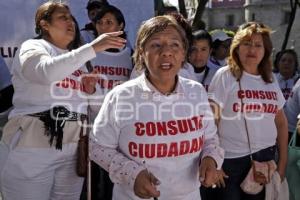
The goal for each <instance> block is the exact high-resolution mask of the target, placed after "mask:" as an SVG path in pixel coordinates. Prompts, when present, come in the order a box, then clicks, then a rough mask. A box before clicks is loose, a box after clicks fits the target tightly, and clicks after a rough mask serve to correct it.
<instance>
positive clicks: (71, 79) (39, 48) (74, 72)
mask: <svg viewBox="0 0 300 200" xmlns="http://www.w3.org/2000/svg"><path fill="white" fill-rule="evenodd" d="M17 55H19V56H16V58H15V60H14V61H13V66H12V75H13V76H12V83H13V86H14V89H15V93H14V96H13V105H14V109H13V110H12V112H11V113H10V116H9V117H14V116H17V115H26V114H31V113H37V112H42V111H45V110H49V109H50V108H51V107H54V106H57V105H60V106H65V107H66V108H67V109H69V110H70V111H73V112H78V113H86V110H87V108H86V107H87V99H86V97H85V94H84V92H82V91H83V87H82V84H81V75H82V74H83V73H86V71H85V67H84V68H81V69H80V67H81V66H83V64H84V63H85V62H86V61H87V60H89V59H92V58H94V57H95V55H96V54H95V51H94V49H93V48H92V47H91V45H89V44H86V45H84V46H82V47H80V48H78V49H76V50H73V51H70V52H68V51H67V50H63V49H60V48H58V47H56V46H54V45H52V44H51V43H49V42H47V41H46V40H43V39H30V40H27V41H25V42H24V43H23V44H22V45H21V48H20V52H19V54H17Z"/></svg>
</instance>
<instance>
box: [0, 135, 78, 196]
mask: <svg viewBox="0 0 300 200" xmlns="http://www.w3.org/2000/svg"><path fill="white" fill-rule="evenodd" d="M21 134H22V133H21V131H18V132H17V133H16V135H15V136H14V137H13V139H12V142H11V144H10V145H6V144H4V143H0V190H1V193H2V198H3V200H21V199H22V200H77V199H79V198H80V193H81V189H82V185H83V178H81V177H78V176H77V174H76V171H75V166H76V152H77V144H75V143H70V144H64V145H63V149H62V151H60V150H56V149H55V148H54V147H53V148H28V147H15V145H16V144H17V142H18V138H19V136H20V135H21Z"/></svg>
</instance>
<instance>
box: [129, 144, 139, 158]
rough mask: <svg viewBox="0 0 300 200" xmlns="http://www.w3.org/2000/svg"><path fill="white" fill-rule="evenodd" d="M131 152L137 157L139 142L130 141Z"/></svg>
mask: <svg viewBox="0 0 300 200" xmlns="http://www.w3.org/2000/svg"><path fill="white" fill-rule="evenodd" d="M128 149H129V154H130V155H131V156H133V157H137V144H136V143H134V142H129V144H128Z"/></svg>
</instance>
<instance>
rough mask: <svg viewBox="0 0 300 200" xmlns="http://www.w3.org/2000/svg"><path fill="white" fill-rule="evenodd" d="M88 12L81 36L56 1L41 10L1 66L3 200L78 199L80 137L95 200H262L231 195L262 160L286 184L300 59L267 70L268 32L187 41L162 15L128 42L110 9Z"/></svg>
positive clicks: (253, 29) (248, 27)
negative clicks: (84, 137)
mask: <svg viewBox="0 0 300 200" xmlns="http://www.w3.org/2000/svg"><path fill="white" fill-rule="evenodd" d="M86 9H87V14H88V17H89V19H90V22H88V24H86V25H85V26H84V28H82V29H80V27H78V24H77V22H76V16H73V15H72V13H71V12H70V9H69V7H68V6H67V5H66V4H64V3H57V2H52V1H49V2H47V3H44V4H42V5H41V6H40V7H39V8H38V9H37V11H36V15H35V26H36V27H35V31H36V34H37V36H36V37H35V38H33V39H29V40H26V41H25V42H24V43H23V44H22V45H21V48H20V49H19V51H18V52H17V54H16V57H15V59H14V61H13V64H12V67H11V72H8V70H7V67H6V66H5V62H4V61H2V59H1V60H0V66H1V68H0V75H1V76H0V101H1V105H0V126H1V127H3V131H2V130H0V131H1V132H0V138H1V142H0V194H1V195H2V198H3V200H19V199H31V200H43V199H45V200H48V199H66V200H68V199H69V200H74V199H81V200H85V199H87V193H88V191H89V190H88V189H87V188H86V183H85V181H86V180H85V179H84V178H83V177H79V176H78V175H77V174H76V170H75V168H76V167H75V166H76V162H77V148H78V140H79V138H80V135H81V134H82V133H84V134H89V157H90V159H91V166H92V167H91V174H92V176H91V183H92V188H91V193H92V199H93V200H96V199H97V200H111V199H114V200H123V199H124V200H128V199H133V200H140V199H151V198H155V199H163V200H199V199H203V200H210V199H211V200H212V199H220V200H232V199H233V200H244V199H249V200H250V199H251V200H263V199H266V197H267V196H266V191H265V189H264V190H263V191H261V192H260V193H258V194H255V195H254V194H246V193H245V192H244V191H243V190H242V189H241V187H240V185H241V183H242V182H243V180H244V179H245V177H246V176H247V173H248V171H249V170H250V168H251V165H252V159H254V160H256V161H271V160H274V161H275V162H276V165H277V169H276V172H275V173H277V175H278V176H279V177H280V180H281V182H283V181H284V180H285V174H286V166H287V162H288V141H289V140H290V139H291V138H292V136H293V134H294V131H295V130H296V128H297V126H299V124H300V123H298V119H299V117H298V115H299V114H300V80H298V79H299V77H300V76H299V75H300V71H299V62H298V56H297V53H296V51H295V50H293V49H286V50H282V51H280V52H278V53H277V54H276V55H275V56H274V58H275V59H274V60H273V61H272V58H273V57H272V53H273V52H272V50H273V46H272V41H271V37H270V34H271V29H270V28H268V26H267V25H266V24H263V23H258V22H248V23H245V24H242V25H241V26H240V27H239V28H238V29H237V31H236V32H235V33H234V34H233V32H228V31H226V30H223V29H217V30H213V31H208V30H192V27H191V25H190V24H189V22H188V21H187V20H186V19H185V18H184V17H183V16H182V15H181V14H179V13H178V12H177V11H176V8H175V7H168V8H166V10H165V14H164V15H162V16H156V17H153V18H151V19H148V20H146V21H145V22H144V23H143V24H142V25H141V27H140V29H139V31H138V33H137V38H136V43H135V44H130V43H129V42H128V40H127V34H126V31H125V28H126V23H128V22H126V21H125V16H124V15H125V13H122V11H121V10H120V9H119V8H117V7H116V6H114V5H110V4H109V3H108V2H107V1H101V0H89V1H88V4H87V7H86ZM9 74H11V75H9ZM87 127H92V128H91V129H89V128H87ZM295 137H296V145H299V146H300V133H298V134H297V133H296V135H295ZM24 160H26V162H24ZM261 184H263V185H266V183H265V182H262V183H261Z"/></svg>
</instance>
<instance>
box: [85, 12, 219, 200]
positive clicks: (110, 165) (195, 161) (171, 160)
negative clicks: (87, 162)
mask: <svg viewBox="0 0 300 200" xmlns="http://www.w3.org/2000/svg"><path fill="white" fill-rule="evenodd" d="M187 48H188V43H187V40H186V37H185V33H184V31H183V29H182V28H181V27H180V25H178V23H177V22H176V21H175V20H174V18H172V17H170V16H167V15H165V16H158V17H154V18H151V19H149V20H147V21H145V23H144V24H143V25H142V26H141V27H140V29H139V31H138V36H137V40H136V52H135V53H134V60H135V63H136V66H138V67H140V68H144V69H145V70H144V73H143V74H142V75H140V76H139V77H137V78H136V79H133V80H130V81H127V82H125V83H123V84H121V85H119V86H116V87H115V88H114V89H113V90H112V91H110V92H109V93H108V94H107V95H106V97H105V100H104V102H103V104H102V107H101V110H100V112H99V114H98V116H97V118H96V119H95V123H94V127H93V134H91V135H92V136H91V139H90V158H91V159H92V160H94V161H95V162H96V163H98V164H99V165H100V166H102V167H103V168H104V169H106V170H107V171H108V172H109V175H110V178H111V180H112V181H113V182H114V183H115V185H114V190H113V199H115V200H128V199H132V200H141V199H150V198H152V197H156V198H157V197H158V199H162V200H199V199H200V192H199V186H200V182H201V183H202V184H203V185H206V186H208V187H209V186H212V185H213V184H214V183H215V179H216V169H217V168H219V167H220V165H221V163H222V160H223V159H222V158H223V150H222V149H221V148H219V146H218V144H219V142H218V137H217V135H216V126H215V123H214V118H213V116H212V111H211V108H210V106H209V103H208V99H207V95H206V91H205V89H204V88H203V87H202V86H201V84H199V83H197V82H196V81H192V80H189V79H185V78H182V77H180V76H178V75H177V73H178V71H179V69H180V68H181V67H182V65H183V63H184V61H185V57H186V53H187Z"/></svg>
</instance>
